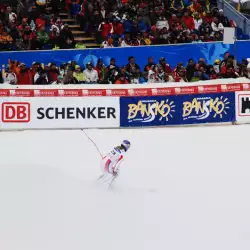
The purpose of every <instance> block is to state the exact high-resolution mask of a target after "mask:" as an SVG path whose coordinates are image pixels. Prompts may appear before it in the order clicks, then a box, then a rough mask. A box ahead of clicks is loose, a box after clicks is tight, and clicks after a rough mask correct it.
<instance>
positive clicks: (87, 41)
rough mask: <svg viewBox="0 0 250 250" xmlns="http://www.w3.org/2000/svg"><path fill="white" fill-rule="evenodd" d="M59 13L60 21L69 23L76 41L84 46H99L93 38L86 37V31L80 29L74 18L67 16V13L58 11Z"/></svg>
mask: <svg viewBox="0 0 250 250" xmlns="http://www.w3.org/2000/svg"><path fill="white" fill-rule="evenodd" d="M59 15H60V17H61V19H62V21H63V22H64V23H67V24H68V25H69V28H70V30H71V31H72V33H73V35H74V39H75V42H76V43H81V44H83V45H84V46H86V48H100V44H98V43H96V42H95V38H94V37H87V36H86V33H85V32H84V31H81V29H80V25H79V24H78V23H77V22H76V20H75V19H72V18H69V16H68V13H66V12H60V13H59Z"/></svg>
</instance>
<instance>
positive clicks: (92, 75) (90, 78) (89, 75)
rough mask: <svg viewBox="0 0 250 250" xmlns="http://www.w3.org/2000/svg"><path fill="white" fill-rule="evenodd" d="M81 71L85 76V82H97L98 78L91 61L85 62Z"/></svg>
mask: <svg viewBox="0 0 250 250" xmlns="http://www.w3.org/2000/svg"><path fill="white" fill-rule="evenodd" d="M83 73H84V74H85V76H86V82H87V83H97V82H98V80H99V78H98V73H97V71H96V70H95V69H94V67H93V64H92V63H91V62H89V63H87V65H86V69H85V70H84V71H83Z"/></svg>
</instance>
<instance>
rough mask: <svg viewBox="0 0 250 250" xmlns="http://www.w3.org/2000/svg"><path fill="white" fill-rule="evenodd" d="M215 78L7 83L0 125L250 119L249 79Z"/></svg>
mask: <svg viewBox="0 0 250 250" xmlns="http://www.w3.org/2000/svg"><path fill="white" fill-rule="evenodd" d="M224 82H225V80H218V83H224ZM229 82H230V80H229ZM216 83H217V81H211V82H210V83H207V82H204V83H200V84H201V85H199V86H189V85H190V84H189V83H186V86H185V83H183V84H182V83H181V84H180V83H179V84H176V87H173V86H174V85H175V84H168V86H167V87H166V85H163V87H161V85H160V84H159V85H157V84H156V85H154V84H151V85H148V86H145V87H138V86H136V85H135V86H136V87H134V86H132V85H128V86H120V88H119V89H116V88H115V87H116V86H108V87H106V88H102V89H95V88H94V86H92V88H89V89H86V88H85V87H82V88H79V86H78V85H77V86H68V88H67V87H66V86H63V88H55V87H54V86H50V87H49V86H41V87H40V86H31V87H30V89H27V88H23V86H22V87H20V88H19V87H18V86H10V85H8V86H9V88H0V97H1V98H0V130H19V129H79V128H119V127H142V126H169V125H186V124H204V123H212V124H214V123H228V122H229V123H234V122H237V123H250V83H249V81H248V82H247V81H246V82H245V83H237V80H235V83H234V81H233V80H232V81H231V83H230V84H225V83H224V84H216ZM181 85H184V86H181ZM74 87H75V88H74ZM96 87H99V86H98V85H97V86H96Z"/></svg>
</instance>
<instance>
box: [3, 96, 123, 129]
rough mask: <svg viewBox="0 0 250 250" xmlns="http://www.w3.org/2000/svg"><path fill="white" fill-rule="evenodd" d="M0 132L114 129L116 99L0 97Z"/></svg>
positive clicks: (116, 124)
mask: <svg viewBox="0 0 250 250" xmlns="http://www.w3.org/2000/svg"><path fill="white" fill-rule="evenodd" d="M0 114H1V116H0V118H1V121H0V129H2V130H4V129H55V128H58V129H60V128H66V129H67V128H68V129H71V128H72V129H73V128H115V127H119V126H120V107H119V97H77V98H76V97H44V98H43V97H38V98H36V97H30V98H29V97H26V98H21V97H14V98H13V97H3V98H1V100H0Z"/></svg>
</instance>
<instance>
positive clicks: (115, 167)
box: [99, 140, 130, 179]
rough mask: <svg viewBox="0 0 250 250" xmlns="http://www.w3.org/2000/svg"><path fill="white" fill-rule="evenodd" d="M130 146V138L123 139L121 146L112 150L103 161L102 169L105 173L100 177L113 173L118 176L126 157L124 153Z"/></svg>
mask: <svg viewBox="0 0 250 250" xmlns="http://www.w3.org/2000/svg"><path fill="white" fill-rule="evenodd" d="M129 148H130V142H129V141H128V140H123V141H122V143H121V145H120V146H117V147H115V148H114V149H113V150H112V151H110V152H109V153H108V154H107V155H106V156H105V157H104V158H103V159H102V162H101V170H102V171H103V174H102V175H101V176H100V177H99V179H101V178H103V177H106V176H110V175H112V176H113V177H117V175H118V171H119V167H120V164H121V162H122V161H123V158H124V153H125V152H127V151H128V149H129Z"/></svg>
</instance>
